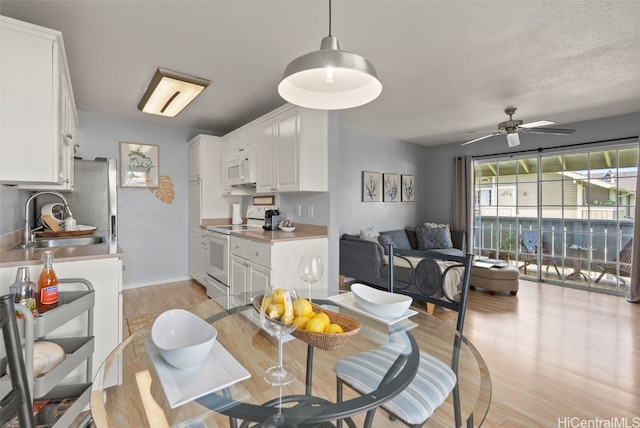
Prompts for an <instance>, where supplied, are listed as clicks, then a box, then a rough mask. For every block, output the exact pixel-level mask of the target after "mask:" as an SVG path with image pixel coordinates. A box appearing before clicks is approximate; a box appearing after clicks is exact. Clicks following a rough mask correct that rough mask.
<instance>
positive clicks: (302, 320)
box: [293, 315, 309, 330]
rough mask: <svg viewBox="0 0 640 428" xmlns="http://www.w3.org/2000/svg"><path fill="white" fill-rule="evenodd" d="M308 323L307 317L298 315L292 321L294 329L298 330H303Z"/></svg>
mask: <svg viewBox="0 0 640 428" xmlns="http://www.w3.org/2000/svg"><path fill="white" fill-rule="evenodd" d="M308 322H309V317H305V316H302V315H300V316H298V317H296V318H295V319H294V320H293V325H295V326H296V328H298V329H300V330H304V329H305V327H306V326H307V323H308Z"/></svg>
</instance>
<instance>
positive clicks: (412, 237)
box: [404, 228, 418, 250]
mask: <svg viewBox="0 0 640 428" xmlns="http://www.w3.org/2000/svg"><path fill="white" fill-rule="evenodd" d="M404 231H405V232H406V233H407V238H408V239H409V244H410V245H411V249H412V250H417V249H418V236H417V235H416V230H415V229H410V228H407V229H405V230H404Z"/></svg>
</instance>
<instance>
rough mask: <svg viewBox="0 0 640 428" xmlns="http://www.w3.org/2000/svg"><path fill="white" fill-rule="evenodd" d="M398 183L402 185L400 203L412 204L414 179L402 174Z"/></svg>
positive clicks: (414, 188)
mask: <svg viewBox="0 0 640 428" xmlns="http://www.w3.org/2000/svg"><path fill="white" fill-rule="evenodd" d="M400 182H401V183H402V185H401V187H402V193H401V198H402V202H414V201H415V197H416V193H415V192H416V187H415V177H414V176H413V175H404V174H403V175H402V176H401V180H400Z"/></svg>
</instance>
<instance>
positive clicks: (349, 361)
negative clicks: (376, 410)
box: [334, 343, 456, 424]
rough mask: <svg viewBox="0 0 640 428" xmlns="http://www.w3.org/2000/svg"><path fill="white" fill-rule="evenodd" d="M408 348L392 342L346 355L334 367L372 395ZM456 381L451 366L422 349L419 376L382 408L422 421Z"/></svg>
mask: <svg viewBox="0 0 640 428" xmlns="http://www.w3.org/2000/svg"><path fill="white" fill-rule="evenodd" d="M404 349H405V346H404V345H401V344H398V343H390V344H388V345H384V346H381V347H379V348H376V349H373V350H370V351H365V352H360V353H358V354H355V355H352V356H350V357H347V358H344V359H342V360H340V361H338V362H337V363H336V365H335V366H334V370H335V372H336V376H338V378H340V379H342V380H343V381H344V382H346V383H348V384H349V385H350V386H351V387H352V388H353V389H355V390H356V391H358V392H359V393H360V394H368V393H370V392H371V391H374V390H375V389H377V388H378V385H379V384H380V382H381V381H382V378H383V377H384V375H385V374H386V373H387V371H388V370H389V368H390V367H391V365H392V364H393V362H394V361H395V359H396V358H397V357H398V355H400V353H402V352H403V351H404ZM455 384H456V375H455V373H454V372H453V371H452V370H451V368H450V367H449V366H447V365H446V364H445V363H443V362H442V361H440V360H439V359H437V358H435V357H434V356H432V355H430V354H428V353H426V352H420V366H419V368H418V373H416V377H415V378H414V379H413V380H412V381H411V383H410V384H409V386H408V387H407V388H406V389H405V390H404V391H402V392H401V393H400V394H398V395H396V396H395V397H393V398H392V399H391V400H389V401H387V402H386V403H384V404H383V405H382V408H384V409H385V410H386V411H388V412H390V413H392V414H394V415H395V416H397V417H399V418H400V419H402V420H404V421H405V422H407V423H408V424H422V423H424V422H425V421H426V420H427V419H428V418H429V417H430V416H431V415H432V414H433V412H435V410H436V409H437V408H438V407H439V406H440V405H441V404H442V403H443V402H444V400H446V398H447V397H448V396H449V394H450V393H451V391H452V390H453V387H454V386H455Z"/></svg>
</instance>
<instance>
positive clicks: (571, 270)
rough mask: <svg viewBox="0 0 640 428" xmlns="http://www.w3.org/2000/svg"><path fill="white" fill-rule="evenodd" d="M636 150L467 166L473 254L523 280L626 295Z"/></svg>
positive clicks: (539, 156) (582, 152)
mask: <svg viewBox="0 0 640 428" xmlns="http://www.w3.org/2000/svg"><path fill="white" fill-rule="evenodd" d="M637 174H638V144H637V142H636V143H633V144H628V145H621V146H617V147H607V148H606V149H601V148H600V149H592V150H589V151H587V150H580V151H571V152H569V151H565V152H556V153H549V154H536V155H522V156H520V157H515V156H510V157H509V158H499V159H491V160H489V159H487V160H476V161H475V192H476V198H475V206H474V212H475V225H474V251H475V253H476V254H479V255H481V256H486V257H491V258H500V259H504V260H508V261H509V263H511V264H513V265H516V266H518V268H519V269H520V271H521V275H523V277H528V278H531V279H535V280H539V281H548V282H553V283H557V284H561V285H568V286H573V287H585V288H592V289H598V290H602V291H609V292H614V293H621V294H622V293H626V292H627V291H628V287H627V283H628V280H629V272H630V264H631V260H630V252H631V244H630V242H631V239H632V235H633V223H634V218H633V215H634V210H635V204H636V190H637V189H636V183H637V178H636V177H637Z"/></svg>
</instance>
